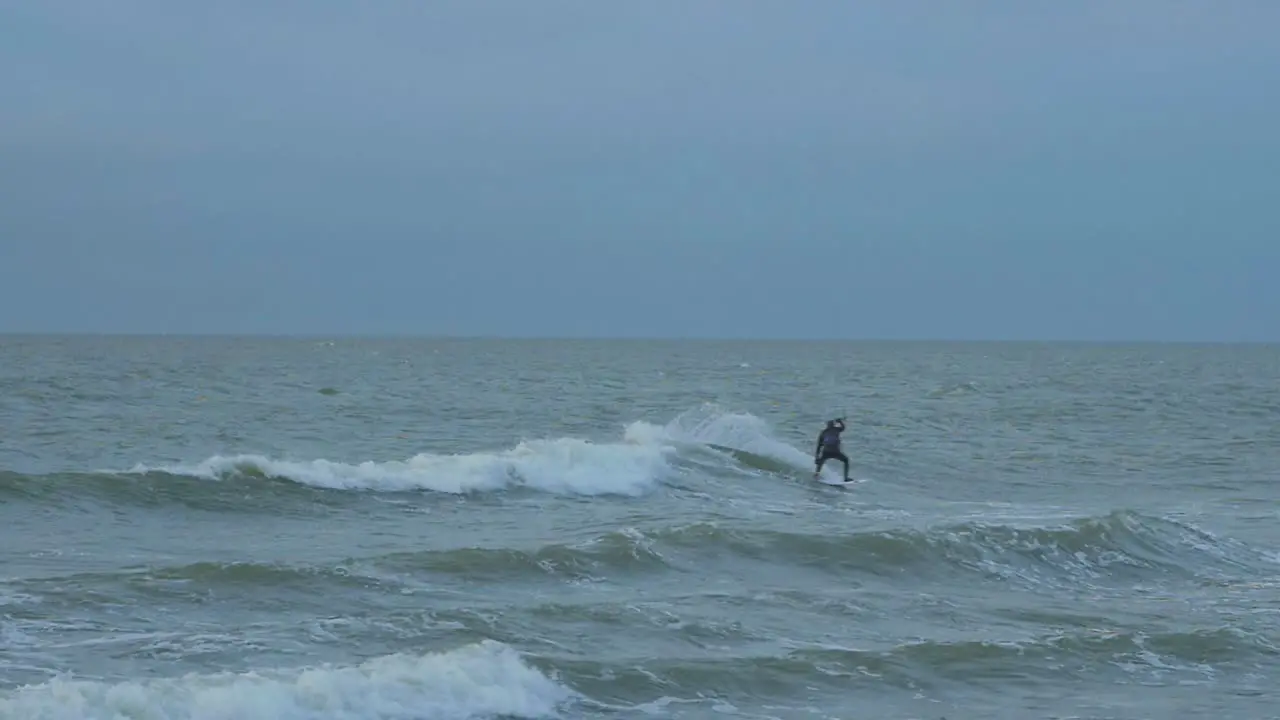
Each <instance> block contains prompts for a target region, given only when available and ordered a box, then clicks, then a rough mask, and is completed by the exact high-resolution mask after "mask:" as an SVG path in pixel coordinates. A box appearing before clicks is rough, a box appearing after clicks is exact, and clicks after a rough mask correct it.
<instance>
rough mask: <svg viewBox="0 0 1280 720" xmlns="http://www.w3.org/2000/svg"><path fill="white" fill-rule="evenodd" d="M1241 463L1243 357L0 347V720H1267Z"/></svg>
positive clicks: (1053, 349)
mask: <svg viewBox="0 0 1280 720" xmlns="http://www.w3.org/2000/svg"><path fill="white" fill-rule="evenodd" d="M836 417H843V418H845V419H846V422H847V425H848V430H847V431H846V432H845V434H844V436H845V439H844V450H845V452H846V453H847V454H848V455H849V457H850V458H851V475H852V477H853V481H852V482H850V483H848V484H835V485H829V484H826V483H825V482H820V481H817V480H815V478H814V475H813V460H812V458H813V452H814V446H815V443H816V438H817V435H818V433H819V432H820V431H821V429H822V427H823V425H824V423H825V421H826V420H828V419H831V418H836ZM840 473H841V469H840V467H839V464H838V463H837V464H835V465H832V464H830V463H828V465H827V467H826V468H825V469H824V475H825V476H826V480H828V481H833V480H836V479H837V478H838V477H839V475H840ZM1277 481H1280V347H1276V346H1266V345H1177V344H1134V345H1123V344H1070V343H1002V342H986V343H978V342H974V343H961V342H869V341H868V342H816V341H815V342H800V341H795V342H783V341H776V342H763V341H761V342H747V341H710V340H708V341H675V340H672V341H645V340H496V339H495V340H489V339H416V338H381V339H379V338H344V337H306V338H301V337H293V338H267V337H240V338H237V337H200V336H195V337H125V336H70V337H58V336H0V719H3V720H72V719H75V720H81V719H85V720H89V719H92V720H125V719H129V720H233V719H234V720H249V719H255V718H270V719H280V720H304V719H305V720H322V719H325V720H327V719H335V720H434V719H437V718H439V719H457V720H463V719H472V718H477V719H478V718H495V719H496V718H502V719H507V720H510V719H515V718H521V719H523V718H609V719H616V720H632V719H647V718H687V719H690V720H692V719H694V718H699V719H701V718H717V719H724V718H760V719H763V718H806V719H812V720H819V719H825V718H922V719H929V720H939V719H943V718H945V719H947V720H961V719H967V718H975V719H977V718H982V719H993V718H1019V719H1022V718H1152V719H1157V718H1158V719H1161V720H1164V719H1168V718H1215V719H1217V720H1223V719H1227V718H1248V719H1251V720H1252V719H1256V718H1277V717H1280V529H1277V524H1278V522H1280V504H1278V501H1280V489H1278V488H1277V484H1278V483H1277Z"/></svg>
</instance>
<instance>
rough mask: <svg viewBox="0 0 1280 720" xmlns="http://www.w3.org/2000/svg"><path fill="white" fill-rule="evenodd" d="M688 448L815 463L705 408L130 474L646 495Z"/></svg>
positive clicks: (756, 426)
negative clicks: (431, 447) (403, 454)
mask: <svg viewBox="0 0 1280 720" xmlns="http://www.w3.org/2000/svg"><path fill="white" fill-rule="evenodd" d="M682 444H683V445H690V444H696V445H704V446H711V447H719V448H730V449H734V450H740V451H744V452H749V453H753V454H756V455H760V456H763V457H769V458H773V459H776V460H779V461H781V462H784V463H787V464H789V465H794V466H796V467H805V466H808V465H809V463H810V462H811V459H810V457H809V456H808V455H807V454H806V453H804V452H802V451H800V450H797V449H796V448H794V447H792V446H790V445H788V444H786V443H785V442H782V441H781V440H778V439H777V438H776V437H774V435H773V433H772V431H771V428H770V427H769V425H768V423H767V422H765V421H764V420H762V419H761V418H759V417H756V416H755V415H751V414H749V413H734V412H725V411H723V410H721V409H720V408H718V407H716V406H714V405H704V406H702V407H699V408H696V409H694V410H691V411H689V412H686V413H682V414H681V415H679V416H677V417H676V418H675V419H673V420H672V421H671V422H669V423H667V424H666V425H662V426H659V425H654V424H652V423H647V422H643V421H641V422H635V423H632V424H631V425H630V426H628V427H627V429H626V432H625V434H624V437H623V439H622V441H621V442H613V443H597V442H591V441H587V440H583V439H579V438H556V439H550V440H530V441H526V442H522V443H520V444H518V445H516V446H515V447H514V448H511V449H509V450H505V451H500V452H477V453H471V454H456V455H444V454H434V453H421V454H418V455H414V456H413V457H410V458H408V459H407V460H385V461H380V460H367V461H365V462H360V463H346V462H337V461H332V460H325V459H318V460H290V459H279V458H270V457H264V456H261V455H234V456H222V455H219V456H214V457H211V458H208V459H206V460H204V461H202V462H199V463H195V464H181V465H169V466H150V465H137V466H135V467H134V468H132V469H131V470H130V472H133V473H144V472H151V471H161V472H168V473H173V474H178V475H188V476H193V477H201V478H208V479H214V480H216V479H225V478H228V477H233V476H236V475H244V474H260V475H265V476H268V477H277V478H287V479H289V480H292V481H294V482H297V483H300V484H303V485H310V486H313V487H322V488H332V489H342V490H374V491H407V490H434V491H437V492H445V493H468V492H485V491H493V490H501V489H504V488H509V487H520V486H523V487H529V488H533V489H536V490H541V491H544V492H550V493H556V494H565V495H630V496H639V495H643V494H644V493H646V492H649V491H651V490H653V489H654V488H655V487H657V485H658V484H659V483H661V482H662V481H663V479H665V478H666V477H667V476H668V475H669V474H670V473H671V472H672V465H671V464H669V462H668V460H669V459H670V456H671V455H672V453H674V452H676V451H677V448H678V446H680V445H682Z"/></svg>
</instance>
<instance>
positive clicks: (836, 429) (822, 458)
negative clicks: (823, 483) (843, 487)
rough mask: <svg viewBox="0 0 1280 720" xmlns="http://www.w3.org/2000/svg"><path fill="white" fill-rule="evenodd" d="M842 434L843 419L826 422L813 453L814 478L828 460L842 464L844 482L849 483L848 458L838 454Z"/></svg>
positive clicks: (840, 453)
mask: <svg viewBox="0 0 1280 720" xmlns="http://www.w3.org/2000/svg"><path fill="white" fill-rule="evenodd" d="M842 432H844V418H837V419H835V420H828V421H827V426H826V427H825V428H823V429H822V432H821V433H819V434H818V448H817V449H816V450H814V452H813V462H814V464H815V466H816V467H815V468H814V470H813V476H814V477H815V478H816V477H818V475H819V474H820V473H821V472H822V464H823V463H825V462H826V461H828V460H839V461H840V462H842V463H844V481H845V482H849V457H848V456H847V455H845V454H844V453H842V452H840V433H842Z"/></svg>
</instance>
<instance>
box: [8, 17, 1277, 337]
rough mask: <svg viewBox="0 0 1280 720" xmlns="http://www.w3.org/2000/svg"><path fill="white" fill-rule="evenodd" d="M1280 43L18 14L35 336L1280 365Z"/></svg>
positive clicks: (1211, 28)
mask: <svg viewBox="0 0 1280 720" xmlns="http://www.w3.org/2000/svg"><path fill="white" fill-rule="evenodd" d="M1278 28H1280V3H1277V2H1273V1H1270V0H1257V1H1256V2H1247V1H1243V0H1242V1H1234V0H1225V1H1223V0H1217V1H1209V0H1205V1H1203V2H1180V1H1178V0H1160V1H1156V0H1126V2H1113V1H1107V2H1104V1H1101V0H1099V1H1096V2H1089V1H1086V0H1081V1H1080V2H1068V3H1023V2H1013V1H1012V0H1010V1H1008V2H965V3H941V2H925V1H924V0H902V1H901V2H898V1H896V0H895V1H894V2H880V3H854V2H848V1H847V0H839V1H830V2H828V1H824V0H812V1H805V2H757V1H747V2H737V1H735V2H729V1H728V0H699V1H693V2H690V1H680V2H677V1H676V0H667V1H661V0H660V1H656V2H588V1H587V0H582V1H581V2H574V3H569V2H551V1H547V0H542V1H540V2H515V1H514V0H512V1H509V2H489V3H472V2H461V1H459V2H452V3H446V2H422V1H420V0H415V1H413V2H410V1H408V0H405V1H402V2H393V1H391V0H384V1H379V2H361V3H357V2H343V3H336V2H327V1H324V0H305V1H304V0H279V1H277V2H271V3H260V2H249V1H247V0H245V1H232V0H220V1H219V2H215V3H191V2H172V1H171V0H154V1H141V0H114V1H113V2H110V3H106V2H90V1H88V0H78V1H77V0H67V1H65V2H17V1H15V0H0V331H19V332H27V331H38V332H79V331H91V332H170V333H208V332H213V333H300V334H316V333H318V334H337V333H358V334H384V333H395V334H429V335H440V334H445V335H522V336H528V335H537V336H637V335H638V336H676V337H685V336H715V337H848V338H976V339H1094V340H1141V339H1159V340H1264V341H1280V130H1278V128H1280V92H1277V87H1280V42H1278V41H1277V37H1278V35H1277V32H1278V30H1277V29H1278Z"/></svg>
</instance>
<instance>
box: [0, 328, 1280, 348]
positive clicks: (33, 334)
mask: <svg viewBox="0 0 1280 720" xmlns="http://www.w3.org/2000/svg"><path fill="white" fill-rule="evenodd" d="M24 337H25V338H122V339H123V338H134V339H160V338H171V339H210V340H212V339H261V340H434V341H506V342H513V341H525V342H704V343H705V342H730V343H734V342H741V343H750V342H767V343H916V344H918V343H956V344H959V343H975V344H977V343H986V344H1055V345H1062V344H1076V345H1262V346H1268V345H1277V344H1280V340H1227V339H1198V340H1196V339H1185V338H1184V339H1159V338H1129V339H1117V338H1110V339H1108V338H1087V337H1076V338H1073V337H1057V338H1055V337H1044V338H1011V337H1010V338H1000V337H927V336H916V337H875V336H855V337H804V336H754V337H747V336H713V335H502V334H474V335H468V334H436V333H410V332H399V333H396V332H391V333H359V332H327V333H326V332H201V331H187V332H163V331H149V332H120V331H96V330H95V331H70V332H68V331H7V330H0V338H24Z"/></svg>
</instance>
